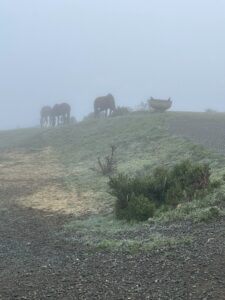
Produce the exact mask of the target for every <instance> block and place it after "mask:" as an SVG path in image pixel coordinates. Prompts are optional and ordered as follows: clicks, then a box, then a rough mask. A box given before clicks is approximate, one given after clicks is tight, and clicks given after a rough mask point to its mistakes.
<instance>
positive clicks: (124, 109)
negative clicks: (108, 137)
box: [111, 106, 131, 117]
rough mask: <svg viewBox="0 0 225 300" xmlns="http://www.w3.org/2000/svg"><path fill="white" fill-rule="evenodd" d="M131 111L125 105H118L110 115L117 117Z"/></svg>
mask: <svg viewBox="0 0 225 300" xmlns="http://www.w3.org/2000/svg"><path fill="white" fill-rule="evenodd" d="M130 112H131V109H130V108H129V107H126V106H118V107H117V108H116V110H115V111H114V112H113V113H112V115H111V116H112V117H118V116H123V115H127V114H129V113H130Z"/></svg>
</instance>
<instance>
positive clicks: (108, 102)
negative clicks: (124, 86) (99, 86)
mask: <svg viewBox="0 0 225 300" xmlns="http://www.w3.org/2000/svg"><path fill="white" fill-rule="evenodd" d="M115 110H116V105H115V99H114V97H113V95H111V94H108V95H106V96H102V97H98V98H96V99H95V101H94V112H95V116H96V117H97V116H98V115H99V113H100V112H102V111H104V112H105V116H106V117H107V116H108V115H111V114H112V113H113V112H114V111H115ZM108 112H109V114H108Z"/></svg>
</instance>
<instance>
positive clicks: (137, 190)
mask: <svg viewBox="0 0 225 300" xmlns="http://www.w3.org/2000/svg"><path fill="white" fill-rule="evenodd" d="M108 184H109V187H110V193H111V194H112V195H113V196H115V197H116V205H115V213H116V216H117V217H118V218H121V219H127V220H132V219H134V220H139V221H141V220H143V219H146V218H147V216H148V217H150V216H153V214H154V211H155V208H157V209H159V208H161V207H164V209H165V208H167V209H168V208H174V207H176V206H177V205H178V204H179V203H181V202H182V201H192V200H193V199H194V198H196V197H200V198H201V197H203V196H204V195H205V193H206V192H209V191H211V190H212V189H213V188H216V187H218V184H217V183H216V184H214V182H212V183H211V182H210V170H209V166H208V165H206V164H194V163H191V162H190V161H188V160H185V161H183V162H181V163H179V164H176V165H175V166H174V167H173V168H171V169H169V168H167V169H166V168H156V169H155V170H153V172H152V173H151V174H148V175H145V176H143V177H138V176H136V177H131V176H128V175H124V174H118V175H117V176H115V177H112V178H110V180H109V183H108ZM147 203H148V204H149V206H148V205H147ZM153 206H154V208H153ZM135 211H136V213H135ZM145 212H146V214H145Z"/></svg>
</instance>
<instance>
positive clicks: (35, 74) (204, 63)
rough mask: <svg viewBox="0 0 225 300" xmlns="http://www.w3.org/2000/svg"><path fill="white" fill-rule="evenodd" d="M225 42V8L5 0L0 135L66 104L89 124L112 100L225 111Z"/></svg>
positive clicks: (194, 0) (218, 1)
mask: <svg viewBox="0 0 225 300" xmlns="http://www.w3.org/2000/svg"><path fill="white" fill-rule="evenodd" d="M224 37H225V1H224V0H214V1H212V0H182V1H181V0H169V1H168V0H32V1H31V0H19V1H18V0H1V1H0V103H1V108H0V128H1V129H5V128H17V127H24V126H36V125H38V124H39V112H40V109H41V107H42V106H43V105H53V104H54V103H60V102H68V103H69V104H70V105H71V107H72V115H74V116H75V117H76V118H77V119H78V120H80V119H81V118H82V117H83V116H84V115H86V114H88V113H89V112H91V111H92V110H93V101H94V99H95V98H96V97H97V96H100V95H104V94H106V93H112V94H113V95H114V97H115V99H116V102H117V104H118V105H126V106H131V107H134V106H136V105H138V104H139V103H140V102H141V101H145V100H146V99H148V98H149V97H150V96H153V97H156V98H168V97H171V99H172V100H173V102H174V104H173V108H172V109H173V110H195V111H204V110H205V109H207V108H212V109H215V110H218V111H225V38H224Z"/></svg>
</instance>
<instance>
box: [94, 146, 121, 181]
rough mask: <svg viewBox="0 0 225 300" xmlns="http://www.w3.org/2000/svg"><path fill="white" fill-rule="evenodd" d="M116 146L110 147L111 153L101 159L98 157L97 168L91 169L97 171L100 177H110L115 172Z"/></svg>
mask: <svg viewBox="0 0 225 300" xmlns="http://www.w3.org/2000/svg"><path fill="white" fill-rule="evenodd" d="M116 148H117V147H116V146H115V145H111V153H110V155H107V156H105V157H104V159H101V158H100V157H98V167H97V168H92V170H93V171H97V172H99V173H101V174H102V175H105V176H109V175H112V174H113V173H114V172H115V171H116V160H115V151H116Z"/></svg>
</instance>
